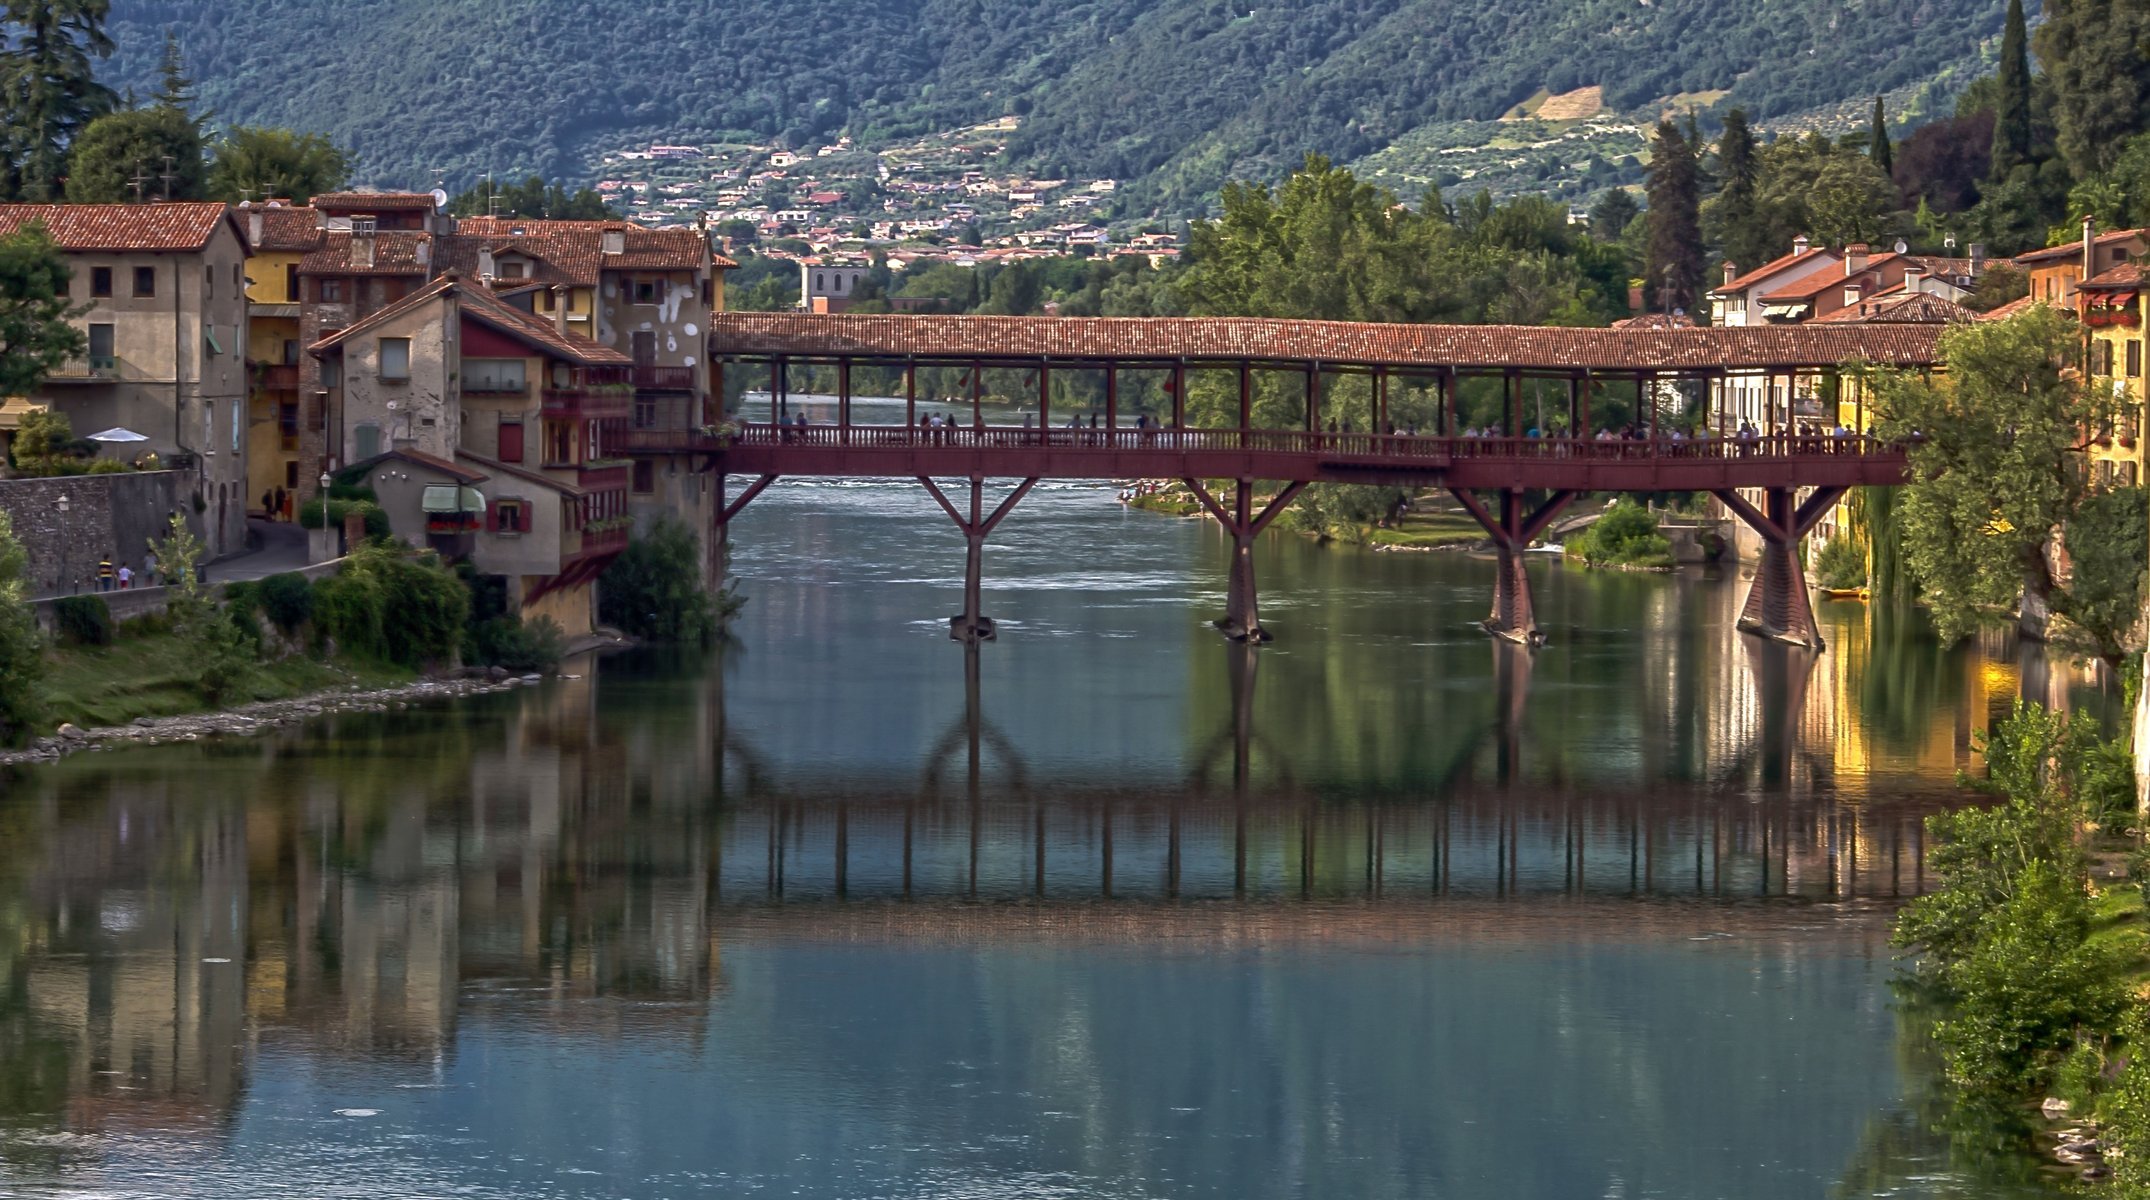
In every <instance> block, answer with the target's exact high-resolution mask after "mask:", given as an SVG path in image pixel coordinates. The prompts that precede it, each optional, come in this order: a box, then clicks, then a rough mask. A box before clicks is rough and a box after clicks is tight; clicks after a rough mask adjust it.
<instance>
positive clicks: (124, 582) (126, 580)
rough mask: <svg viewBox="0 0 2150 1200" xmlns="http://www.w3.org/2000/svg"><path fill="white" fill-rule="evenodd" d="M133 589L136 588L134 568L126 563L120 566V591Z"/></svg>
mask: <svg viewBox="0 0 2150 1200" xmlns="http://www.w3.org/2000/svg"><path fill="white" fill-rule="evenodd" d="M132 587H134V568H133V567H130V566H128V565H127V564H126V563H121V564H120V565H119V590H120V591H123V592H124V591H127V590H128V589H130V588H132Z"/></svg>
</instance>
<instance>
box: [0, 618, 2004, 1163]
mask: <svg viewBox="0 0 2150 1200" xmlns="http://www.w3.org/2000/svg"><path fill="white" fill-rule="evenodd" d="M1721 590H1722V591H1724V592H1725V593H1726V597H1727V600H1726V602H1727V603H1729V602H1730V589H1721ZM1741 645H1742V648H1741V649H1739V650H1737V651H1730V652H1728V655H1727V661H1726V662H1724V663H1722V664H1720V665H1719V668H1718V669H1721V670H1724V671H1728V672H1732V673H1735V674H1740V675H1744V676H1745V677H1746V681H1745V685H1744V691H1745V692H1746V693H1748V694H1751V695H1754V696H1756V697H1757V699H1756V700H1755V701H1754V702H1753V704H1752V706H1751V707H1739V708H1738V711H1737V712H1735V713H1733V714H1730V716H1729V719H1728V723H1727V725H1726V727H1725V729H1724V730H1722V731H1721V733H1722V734H1723V736H1722V737H1719V738H1718V739H1717V741H1716V743H1715V744H1716V745H1718V746H1719V747H1721V749H1720V750H1718V751H1713V752H1712V754H1711V755H1709V756H1708V761H1707V763H1706V770H1704V771H1703V773H1702V774H1701V775H1699V776H1695V777H1691V778H1682V777H1681V775H1680V771H1679V770H1678V769H1676V768H1668V767H1667V766H1666V765H1665V764H1662V763H1660V764H1657V765H1655V766H1651V767H1649V768H1648V769H1647V771H1646V773H1645V776H1644V777H1643V778H1642V779H1640V780H1638V781H1636V782H1635V783H1629V782H1625V781H1622V782H1613V783H1606V782H1604V779H1605V777H1604V776H1602V775H1601V776H1599V777H1597V779H1598V781H1597V782H1591V783H1573V782H1564V781H1563V780H1562V778H1561V777H1560V774H1559V772H1558V771H1557V770H1554V771H1547V770H1544V769H1541V768H1542V766H1543V764H1542V763H1540V762H1539V761H1538V759H1539V758H1540V757H1542V756H1550V755H1552V754H1554V753H1556V752H1557V748H1556V747H1554V746H1552V745H1551V744H1549V743H1547V744H1541V743H1538V742H1534V741H1530V740H1526V739H1525V738H1523V737H1522V736H1521V733H1520V726H1521V721H1522V717H1523V714H1524V711H1525V705H1524V698H1525V695H1526V693H1527V691H1528V689H1529V688H1530V685H1531V677H1532V673H1533V670H1534V663H1533V658H1532V656H1531V655H1530V654H1529V653H1528V652H1527V651H1525V650H1522V649H1521V648H1518V647H1515V646H1512V645H1508V644H1505V643H1491V644H1490V645H1489V646H1488V649H1487V650H1486V652H1487V653H1489V654H1492V655H1493V656H1495V667H1494V680H1495V683H1494V686H1493V687H1492V688H1490V689H1488V690H1487V691H1488V693H1489V694H1486V695H1484V696H1483V697H1482V698H1481V699H1479V700H1478V701H1477V703H1476V704H1475V706H1472V705H1458V706H1457V709H1456V711H1457V714H1458V715H1457V716H1456V717H1455V720H1454V723H1453V728H1451V729H1448V730H1444V731H1442V735H1441V738H1440V739H1439V742H1440V748H1439V750H1438V751H1437V754H1438V755H1439V758H1440V761H1438V762H1436V763H1434V764H1433V766H1432V767H1431V768H1430V769H1429V770H1427V771H1414V772H1412V773H1408V774H1404V773H1398V772H1394V771H1392V770H1390V769H1388V768H1387V767H1386V766H1384V767H1382V768H1381V769H1379V770H1374V771H1369V772H1368V773H1367V775H1366V777H1365V778H1363V779H1340V778H1338V777H1337V776H1335V775H1334V774H1332V773H1328V772H1325V771H1320V770H1303V769H1302V767H1303V761H1304V758H1305V756H1304V755H1303V753H1300V752H1299V751H1298V750H1297V749H1296V748H1295V746H1294V743H1293V739H1292V736H1291V734H1292V731H1291V730H1290V729H1288V728H1284V727H1280V726H1279V725H1277V724H1276V723H1274V722H1265V720H1264V719H1262V714H1264V713H1266V712H1269V711H1272V710H1271V709H1269V708H1267V707H1265V704H1264V703H1257V701H1258V699H1259V700H1265V701H1266V700H1269V699H1273V698H1274V697H1264V696H1263V690H1262V679H1261V668H1260V667H1259V666H1258V665H1257V664H1258V658H1259V652H1252V651H1249V650H1248V649H1246V648H1244V647H1225V648H1223V651H1224V653H1225V657H1224V658H1223V659H1222V660H1221V661H1217V662H1216V663H1215V666H1214V669H1216V670H1220V671H1223V672H1226V673H1227V674H1228V676H1229V682H1230V687H1229V689H1228V695H1229V697H1230V704H1229V709H1228V711H1217V712H1212V713H1210V714H1208V720H1209V726H1208V727H1207V728H1198V729H1196V730H1194V731H1193V734H1192V737H1193V743H1192V744H1193V746H1194V750H1193V751H1192V752H1191V753H1190V754H1189V755H1188V756H1187V758H1186V759H1185V760H1184V771H1185V774H1184V777H1183V778H1182V779H1180V780H1178V781H1176V782H1175V781H1163V780H1159V779H1156V778H1154V777H1131V778H1127V779H1115V778H1114V777H1112V775H1111V774H1110V773H1109V770H1110V769H1109V768H1107V769H1106V772H1105V773H1082V772H1070V771H1067V770H1065V769H1061V768H1055V769H1053V770H1050V771H1046V770H1039V769H1035V768H1034V767H1033V766H1031V765H1030V764H1028V763H1026V760H1025V752H1024V748H1023V747H1022V746H1021V745H1018V744H1017V743H1016V742H1015V741H1014V740H1013V739H1011V738H1010V737H1008V736H1007V735H1006V734H1005V733H1004V732H1003V731H1001V730H1000V729H998V728H996V723H995V721H994V720H993V718H992V715H991V713H990V712H989V711H988V710H987V709H986V707H985V706H984V705H982V704H981V702H980V693H981V690H982V689H981V684H982V682H983V681H982V680H981V678H980V673H981V669H982V668H981V664H980V662H979V659H978V657H977V653H976V648H975V647H973V648H971V652H970V653H969V654H967V655H966V658H965V663H964V672H965V673H964V685H965V687H964V691H965V693H966V703H965V704H964V706H963V709H962V711H961V713H960V714H959V716H958V717H957V719H955V720H954V721H952V722H951V723H950V724H949V726H948V727H947V728H946V729H945V730H944V731H943V732H942V734H941V735H940V736H939V737H938V739H937V740H935V741H934V743H933V744H932V745H931V747H930V751H929V752H928V753H927V754H926V755H925V756H924V758H923V760H922V761H920V762H918V764H917V766H916V774H915V776H914V777H913V778H912V779H911V780H910V781H908V782H905V783H901V784H891V783H890V782H888V781H889V780H890V778H891V771H890V770H889V769H887V767H886V764H883V766H882V769H876V770H863V769H861V770H852V769H845V768H840V769H838V770H836V771H835V772H834V773H833V774H816V773H815V772H814V771H813V769H812V764H810V763H804V762H801V761H799V760H798V759H796V758H795V757H787V756H785V755H783V754H778V753H771V752H767V751H765V750H764V749H763V748H762V747H760V746H758V745H757V744H756V739H755V737H754V736H753V735H751V734H750V733H749V732H748V731H747V730H745V729H743V728H741V727H739V725H738V724H736V723H735V721H734V720H733V718H732V715H731V714H729V713H728V712H727V706H726V703H725V697H724V682H723V681H724V672H723V670H722V669H711V670H708V671H706V672H704V673H702V674H700V675H690V676H689V677H686V678H683V679H678V678H675V679H655V680H651V679H647V678H641V679H638V678H637V677H636V676H635V675H634V673H632V672H616V671H608V672H606V673H605V674H603V675H599V674H597V673H595V672H592V671H589V670H585V672H584V674H583V677H582V678H579V679H571V680H563V681H560V682H558V683H554V684H549V685H547V686H546V687H545V688H544V689H541V690H536V691H530V692H524V693H519V694H516V695H512V696H505V697H497V698H493V699H491V700H489V701H484V702H477V703H472V704H469V705H465V706H462V707H459V708H457V709H455V710H454V711H453V712H451V713H447V714H443V713H442V712H439V711H413V712H408V713H398V714H386V715H382V716H377V717H347V718H337V719H331V720H328V721H325V722H323V723H321V724H318V725H315V726H311V727H308V728H306V729H302V730H285V731H277V732H275V733H272V734H269V735H265V736H263V737H261V738H259V739H254V740H249V741H244V742H231V743H218V744H210V745H201V746H172V747H163V748H159V749H155V750H150V751H144V752H140V753H134V754H127V755H113V756H92V757H86V758H83V759H80V760H76V761H72V762H69V763H66V764H62V765H61V766H60V767H59V768H57V769H55V770H50V771H42V772H38V773H35V774H31V775H26V776H23V777H20V778H18V779H15V780H11V781H10V782H9V783H8V786H7V790H6V791H5V792H4V793H0V1062H5V1063H7V1064H9V1067H8V1069H9V1070H10V1072H12V1073H13V1075H14V1078H15V1080H16V1084H17V1086H14V1087H13V1088H12V1089H0V1091H4V1092H5V1099H4V1100H0V1104H4V1105H5V1106H6V1107H8V1109H9V1111H5V1112H0V1130H4V1129H5V1128H7V1127H9V1126H10V1125H12V1126H13V1127H15V1128H21V1127H22V1125H23V1123H24V1122H25V1121H27V1122H28V1123H29V1124H30V1125H37V1124H39V1123H41V1122H45V1121H48V1120H49V1121H51V1122H52V1123H54V1124H55V1125H57V1126H59V1127H64V1128H66V1129H68V1130H71V1131H74V1132H89V1133H94V1132H99V1131H105V1132H126V1131H130V1130H150V1129H154V1130H156V1131H158V1132H159V1135H160V1136H165V1135H169V1134H170V1133H171V1132H172V1131H175V1130H193V1131H196V1132H197V1133H198V1134H199V1135H200V1136H202V1137H206V1138H211V1139H222V1138H224V1137H225V1136H226V1135H227V1134H228V1133H229V1131H230V1130H231V1129H232V1128H233V1124H232V1116H233V1114H234V1113H235V1112H236V1111H237V1106H238V1103H239V1099H240V1097H241V1096H242V1094H243V1092H244V1089H245V1083H246V1078H247V1074H248V1069H249V1063H250V1062H251V1060H252V1056H253V1054H254V1053H255V1048H256V1047H258V1046H275V1047H282V1048H302V1049H303V1050H304V1051H305V1052H306V1053H308V1054H311V1055H317V1056H323V1057H327V1058H330V1059H333V1058H335V1057H337V1056H340V1055H349V1056H354V1057H364V1058H367V1059H369V1060H379V1059H383V1058H387V1059H391V1060H400V1061H403V1062H406V1063H408V1064H409V1065H410V1066H411V1068H412V1069H413V1070H414V1071H418V1072H420V1073H423V1072H424V1071H426V1070H432V1069H437V1065H438V1064H439V1063H440V1062H441V1061H442V1060H443V1056H446V1055H450V1054H452V1053H453V1051H454V1046H455V1041H456V1030H457V1027H458V1024H459V1022H461V1021H464V1020H469V1019H473V1016H472V1014H474V1013H475V1014H478V1015H479V1016H480V1017H482V1018H483V1019H488V1020H493V1019H513V1020H517V1021H523V1022H528V1023H532V1024H536V1025H539V1026H542V1027H557V1028H560V1029H570V1028H571V1029H573V1030H575V1031H577V1032H578V1033H583V1034H596V1035H599V1036H605V1037H626V1036H632V1035H635V1034H637V1033H647V1034H651V1035H660V1036H663V1037H665V1038H668V1039H675V1040H679V1041H682V1042H683V1043H684V1044H690V1045H692V1044H697V1043H698V1040H699V1039H700V1038H701V1037H702V1036H704V1033H703V1031H704V1029H705V1020H706V1014H707V1006H708V1004H709V1002H710V1000H711V999H712V998H716V999H717V1000H718V1001H719V1002H720V1003H721V1002H722V997H723V994H724V992H725V989H726V982H725V969H724V962H725V957H724V947H725V945H726V944H727V943H736V942H739V941H741V940H750V939H753V938H756V937H760V936H764V934H765V933H766V932H767V931H770V930H780V931H782V936H785V937H788V938H796V937H802V936H804V937H829V938H835V939H841V940H846V941H859V940H888V939H903V938H942V939H953V940H958V941H964V942H971V941H977V940H980V939H1004V938H1013V939H1025V940H1052V939H1068V938H1072V939H1086V940H1111V939H1136V940H1143V941H1145V942H1152V943H1154V939H1157V938H1160V937H1171V938H1180V939H1191V940H1195V941H1210V942H1234V943H1240V942H1248V941H1261V940H1266V939H1299V938H1305V939H1320V940H1324V941H1328V942H1338V941H1351V940H1355V939H1373V940H1381V941H1410V942H1424V941H1431V940H1437V939H1444V938H1471V939H1477V938H1502V937H1514V936H1527V935H1528V931H1529V930H1530V929H1531V928H1533V927H1534V923H1536V926H1535V927H1539V928H1546V927H1549V926H1548V923H1549V922H1552V921H1558V922H1559V923H1560V924H1559V930H1558V932H1559V936H1561V937H1574V936H1583V937H1589V938H1607V939H1619V938H1626V937H1631V936H1636V935H1638V933H1640V932H1642V931H1644V930H1647V929H1650V928H1653V927H1655V926H1658V925H1671V924H1679V923H1684V924H1688V925H1692V924H1693V923H1694V922H1695V920H1696V916H1695V913H1694V912H1693V911H1692V910H1691V909H1689V908H1688V907H1687V906H1686V905H1683V904H1682V903H1681V902H1682V901H1683V900H1684V901H1690V902H1691V901H1693V900H1694V899H1695V898H1698V897H1699V898H1705V900H1706V903H1707V914H1708V915H1707V916H1706V918H1704V920H1705V921H1706V922H1707V924H1708V926H1709V927H1710V928H1713V929H1718V928H1721V929H1726V930H1737V931H1741V932H1742V933H1743V934H1747V935H1751V936H1754V937H1756V938H1759V939H1762V940H1763V942H1764V943H1766V942H1767V941H1768V939H1771V938H1778V937H1792V936H1796V935H1795V934H1793V933H1791V932H1788V931H1789V930H1791V929H1794V928H1796V922H1797V921H1799V920H1800V919H1801V918H1799V917H1798V916H1797V915H1796V914H1797V912H1798V911H1799V910H1800V909H1801V908H1803V907H1804V905H1803V904H1799V905H1789V906H1788V905H1786V904H1784V903H1781V902H1779V903H1752V902H1740V898H1749V899H1751V898H1761V897H1777V898H1785V897H1789V898H1793V899H1795V900H1797V901H1802V902H1823V901H1843V900H1858V899H1862V898H1868V897H1873V898H1883V897H1897V896H1903V895H1907V894H1912V893H1915V892H1917V891H1918V890H1919V889H1920V888H1921V886H1922V884H1923V882H1924V881H1923V874H1922V870H1921V867H1920V862H1921V855H1920V850H1921V842H1920V820H1921V818H1922V817H1923V816H1924V815H1925V814H1926V812H1928V811H1930V810H1931V808H1933V807H1934V806H1935V805H1937V804H1939V803H1941V802H1943V801H1944V800H1945V795H1937V794H1936V793H1934V792H1933V791H1932V790H1931V789H1928V790H1927V791H1926V792H1924V793H1923V794H1921V795H1919V796H1916V797H1914V798H1910V799H1904V800H1892V801H1881V802H1871V801H1869V802H1862V801H1858V800H1853V801H1845V800H1843V799H1840V798H1839V796H1838V794H1837V787H1836V783H1835V779H1834V770H1835V765H1836V763H1837V762H1838V761H1839V760H1840V757H1841V756H1842V755H1843V754H1844V753H1846V747H1847V746H1850V745H1853V744H1854V741H1855V739H1853V738H1851V737H1850V736H1849V735H1848V734H1847V730H1848V728H1849V727H1850V725H1851V724H1853V722H1851V721H1850V719H1849V715H1848V714H1847V713H1845V712H1844V711H1843V710H1842V709H1840V708H1837V707H1833V706H1832V701H1831V699H1830V690H1831V688H1832V687H1834V686H1835V684H1834V683H1831V684H1827V685H1824V686H1822V687H1819V688H1817V687H1815V686H1814V685H1813V684H1811V683H1810V682H1809V680H1810V673H1812V672H1814V671H1815V670H1816V665H1817V660H1816V658H1815V657H1814V656H1812V655H1809V654H1805V653H1803V652H1800V651H1798V650H1796V649H1791V648H1786V647H1781V646H1773V645H1769V644H1767V643H1763V642H1760V641H1757V640H1755V639H1744V640H1743V642H1742V643H1741ZM1271 653H1273V652H1271ZM1832 657H1834V656H1832ZM1281 661H1282V660H1278V659H1274V658H1272V659H1271V665H1270V669H1271V670H1272V671H1274V670H1276V669H1277V667H1278V665H1279V664H1280V662H1281ZM1822 661H1830V660H1822ZM1535 669H1536V670H1545V669H1547V668H1546V667H1545V666H1544V665H1543V664H1542V663H1541V664H1537V665H1535ZM1963 669H1964V670H1965V671H1967V672H1969V673H1972V674H1974V675H1981V676H1991V675H1992V670H1991V664H1990V663H1982V662H1980V661H1978V660H1976V659H1972V660H1968V661H1967V662H1966V663H1965V665H1964V668H1963ZM1841 677H1842V675H1841V672H1838V673H1836V674H1832V675H1831V676H1830V678H1831V679H1832V680H1836V679H1840V678H1841ZM1280 678H1281V677H1280ZM950 682H953V681H952V680H951V681H950ZM1273 686H1274V685H1273ZM601 696H602V697H603V699H604V703H602V704H600V697H601ZM1688 701H1689V698H1683V695H1682V694H1681V693H1680V692H1678V691H1677V690H1674V691H1670V692H1667V693H1666V694H1664V695H1662V696H1657V695H1645V696H1643V697H1641V699H1640V701H1639V704H1640V706H1641V707H1642V708H1644V709H1646V710H1648V711H1647V712H1646V713H1645V714H1644V715H1645V719H1647V720H1650V721H1652V722H1659V723H1663V722H1665V721H1668V720H1671V719H1673V718H1675V717H1677V716H1679V715H1680V714H1681V713H1682V712H1684V711H1685V709H1686V708H1687V707H1691V705H1690V704H1689V702H1688ZM1981 702H1983V701H1981ZM1541 712H1542V710H1541ZM1757 714H1781V716H1775V715H1773V716H1769V717H1761V716H1758V715H1757ZM1720 715H1722V714H1720ZM1713 736H1715V735H1713ZM1943 753H1959V752H1956V751H1948V750H1946V749H1945V748H1944V750H1943ZM1399 778H1408V779H1410V781H1411V782H1409V783H1408V784H1395V783H1384V782H1382V781H1384V780H1395V779H1399ZM1638 784H1639V786H1638ZM1578 930H1580V931H1582V932H1580V933H1578ZM599 1000H632V1001H634V1002H635V1003H632V1004H624V1005H623V1004H599V1003H590V1002H593V1001H599ZM428 1064H434V1065H433V1066H431V1067H429V1066H428ZM0 1137H5V1134H4V1133H0ZM38 1153H45V1151H38ZM51 1153H53V1154H56V1155H60V1156H62V1157H64V1151H52V1152H51Z"/></svg>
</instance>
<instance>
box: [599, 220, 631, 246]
mask: <svg viewBox="0 0 2150 1200" xmlns="http://www.w3.org/2000/svg"><path fill="white" fill-rule="evenodd" d="M603 250H604V253H606V254H625V253H627V227H626V226H625V225H621V224H617V223H610V224H607V225H606V226H605V231H604V238H603Z"/></svg>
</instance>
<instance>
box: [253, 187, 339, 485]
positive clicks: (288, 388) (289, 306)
mask: <svg viewBox="0 0 2150 1200" xmlns="http://www.w3.org/2000/svg"><path fill="white" fill-rule="evenodd" d="M238 215H239V218H240V224H241V225H242V226H243V227H244V228H245V230H246V237H247V243H248V245H250V246H251V247H252V248H253V251H254V256H253V258H251V259H250V260H248V262H247V272H246V285H247V286H246V298H247V301H248V304H249V307H248V310H247V337H246V361H247V413H246V415H247V421H246V429H247V434H246V436H247V460H246V461H247V471H246V502H247V507H248V508H249V509H250V510H253V511H260V510H261V508H262V498H263V496H265V495H266V496H270V497H271V498H272V499H273V497H274V494H275V492H276V490H277V489H279V488H281V489H283V490H284V491H285V492H286V493H296V492H298V491H299V490H300V485H301V483H302V482H303V481H302V480H301V479H300V475H301V472H302V471H304V470H306V468H304V467H302V466H301V465H300V455H299V421H300V412H301V407H300V402H299V355H300V350H301V345H300V339H299V260H300V259H302V258H304V257H305V256H306V253H307V251H309V250H312V249H313V248H314V247H315V246H317V245H319V244H320V241H321V228H320V220H319V214H318V213H316V212H315V210H313V209H311V208H299V207H293V206H290V205H284V204H274V203H271V204H266V205H258V206H257V205H253V204H242V205H240V206H239V214H238ZM290 503H291V511H292V512H293V514H294V515H296V513H297V505H298V499H297V497H296V496H295V495H293V496H292V499H291V502H290ZM272 515H280V514H272Z"/></svg>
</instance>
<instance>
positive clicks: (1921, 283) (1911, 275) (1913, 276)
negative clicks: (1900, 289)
mask: <svg viewBox="0 0 2150 1200" xmlns="http://www.w3.org/2000/svg"><path fill="white" fill-rule="evenodd" d="M1925 290H1926V268H1924V267H1908V268H1906V269H1905V270H1904V291H1906V292H1923V291H1925Z"/></svg>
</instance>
